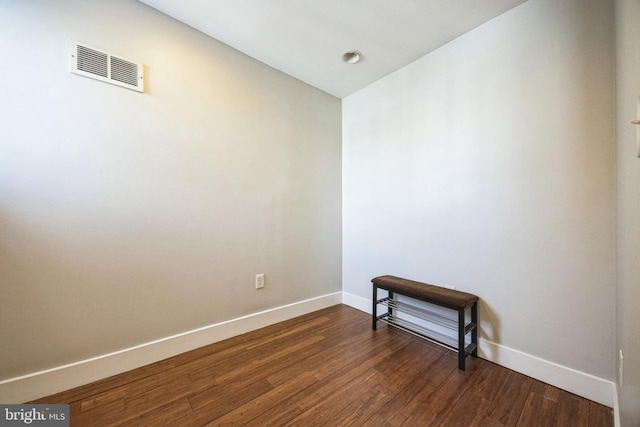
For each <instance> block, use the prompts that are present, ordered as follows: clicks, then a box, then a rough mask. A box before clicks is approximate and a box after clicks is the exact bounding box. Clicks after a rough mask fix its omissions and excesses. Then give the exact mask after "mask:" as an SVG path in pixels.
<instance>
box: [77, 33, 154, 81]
mask: <svg viewBox="0 0 640 427" xmlns="http://www.w3.org/2000/svg"><path fill="white" fill-rule="evenodd" d="M71 72H72V73H75V74H79V75H81V76H85V77H91V78H93V79H96V80H101V81H103V82H107V83H112V84H114V85H118V86H122V87H126V88H128V89H133V90H135V91H138V92H144V78H143V72H142V64H136V63H135V62H131V61H128V60H126V59H123V58H119V57H117V56H115V55H112V54H110V53H108V52H105V51H103V50H100V49H96V48H93V47H89V46H86V45H83V44H79V43H73V44H72V48H71Z"/></svg>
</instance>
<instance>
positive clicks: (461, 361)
mask: <svg viewBox="0 0 640 427" xmlns="http://www.w3.org/2000/svg"><path fill="white" fill-rule="evenodd" d="M464 315H465V309H464V308H461V309H458V369H460V370H462V371H464V359H465V357H466V355H467V354H466V351H465V345H464V337H465V333H464Z"/></svg>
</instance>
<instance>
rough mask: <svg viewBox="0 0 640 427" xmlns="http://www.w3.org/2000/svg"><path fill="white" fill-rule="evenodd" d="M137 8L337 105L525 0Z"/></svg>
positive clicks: (250, 1) (161, 0) (190, 3)
mask: <svg viewBox="0 0 640 427" xmlns="http://www.w3.org/2000/svg"><path fill="white" fill-rule="evenodd" d="M140 1H141V2H143V3H145V4H147V5H149V6H151V7H153V8H155V9H157V10H159V11H161V12H164V13H166V14H167V15H169V16H172V17H174V18H176V19H178V20H180V21H182V22H184V23H185V24H187V25H189V26H191V27H194V28H196V29H198V30H200V31H202V32H204V33H205V34H208V35H210V36H211V37H213V38H215V39H217V40H220V41H222V42H223V43H226V44H228V45H229V46H232V47H233V48H235V49H237V50H239V51H241V52H243V53H245V54H247V55H249V56H251V57H253V58H255V59H258V60H260V61H262V62H264V63H266V64H268V65H270V66H272V67H274V68H276V69H278V70H280V71H283V72H285V73H287V74H289V75H291V76H293V77H296V78H298V79H300V80H302V81H304V82H306V83H308V84H310V85H312V86H315V87H317V88H319V89H322V90H324V91H325V92H328V93H330V94H332V95H334V96H336V97H339V98H343V97H345V96H348V95H350V94H352V93H354V92H356V91H357V90H359V89H361V88H363V87H365V86H367V85H369V84H370V83H373V82H374V81H376V80H378V79H380V78H381V77H384V76H386V75H387V74H389V73H391V72H393V71H395V70H397V69H399V68H402V67H403V66H405V65H407V64H409V63H411V62H413V61H415V60H416V59H418V58H420V57H422V56H424V55H426V54H427V53H429V52H431V51H433V50H435V49H437V48H438V47H440V46H442V45H444V44H446V43H447V42H449V41H451V40H453V39H455V38H456V37H458V36H460V35H462V34H464V33H466V32H467V31H469V30H471V29H473V28H475V27H477V26H479V25H482V24H483V23H485V22H487V21H489V20H491V19H493V18H495V17H496V16H498V15H501V14H502V13H504V12H506V11H508V10H509V9H511V8H513V7H515V6H517V5H519V4H521V3H524V2H525V1H526V0H180V1H175V0H140ZM354 49H355V50H358V51H360V52H362V56H363V58H362V60H361V61H360V62H359V63H357V64H347V63H345V62H343V61H342V55H343V54H344V53H345V52H346V51H349V50H354Z"/></svg>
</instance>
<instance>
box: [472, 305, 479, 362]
mask: <svg viewBox="0 0 640 427" xmlns="http://www.w3.org/2000/svg"><path fill="white" fill-rule="evenodd" d="M471 321H472V322H473V324H474V325H476V327H475V328H473V331H471V342H472V343H473V344H474V345H475V347H474V349H473V351H472V352H471V355H472V356H473V357H478V328H480V325H478V302H477V301H476V302H474V303H473V305H472V306H471Z"/></svg>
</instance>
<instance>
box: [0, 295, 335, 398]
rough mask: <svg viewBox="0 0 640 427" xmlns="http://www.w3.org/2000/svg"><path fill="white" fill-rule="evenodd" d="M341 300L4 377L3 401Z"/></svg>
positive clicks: (324, 299) (327, 298)
mask: <svg viewBox="0 0 640 427" xmlns="http://www.w3.org/2000/svg"><path fill="white" fill-rule="evenodd" d="M341 302H342V292H336V293H333V294H328V295H323V296H320V297H316V298H311V299H308V300H304V301H299V302H296V303H293V304H288V305H285V306H282V307H277V308H273V309H270V310H265V311H262V312H259V313H254V314H250V315H247V316H242V317H239V318H236V319H232V320H228V321H225V322H220V323H216V324H213V325H209V326H204V327H202V328H198V329H194V330H192V331H187V332H183V333H181V334H177V335H173V336H170V337H166V338H162V339H159V340H156V341H152V342H148V343H144V344H140V345H138V346H135V347H131V348H127V349H124V350H120V351H116V352H113V353H109V354H105V355H101V356H98V357H93V358H91V359H87V360H82V361H79V362H75V363H71V364H68V365H64V366H59V367H56V368H53V369H47V370H44V371H40V372H34V373H31V374H28V375H23V376H21V377H16V378H10V379H7V380H3V381H0V402H2V403H4V404H10V403H23V402H27V401H30V400H35V399H38V398H41V397H43V396H49V395H51V394H55V393H59V392H61V391H65V390H69V389H72V388H74V387H78V386H81V385H84V384H88V383H91V382H93V381H97V380H100V379H103V378H107V377H110V376H112V375H117V374H120V373H123V372H126V371H130V370H132V369H135V368H139V367H141V366H144V365H148V364H150V363H154V362H157V361H160V360H163V359H166V358H168V357H172V356H175V355H178V354H180V353H184V352H186V351H189V350H193V349H196V348H199V347H202V346H205V345H208V344H212V343H215V342H218V341H222V340H224V339H227V338H231V337H233V336H236V335H240V334H243V333H246V332H250V331H253V330H256V329H259V328H262V327H265V326H269V325H273V324H275V323H278V322H282V321H284V320H288V319H292V318H294V317H297V316H301V315H303V314H307V313H311V312H313V311H316V310H320V309H323V308H326V307H330V306H332V305H336V304H340V303H341Z"/></svg>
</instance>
